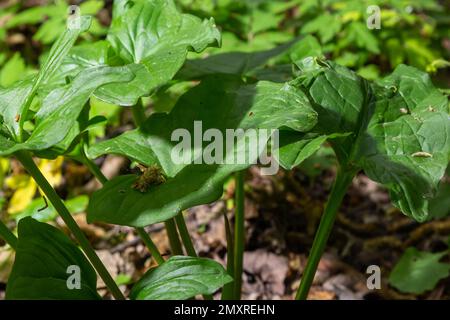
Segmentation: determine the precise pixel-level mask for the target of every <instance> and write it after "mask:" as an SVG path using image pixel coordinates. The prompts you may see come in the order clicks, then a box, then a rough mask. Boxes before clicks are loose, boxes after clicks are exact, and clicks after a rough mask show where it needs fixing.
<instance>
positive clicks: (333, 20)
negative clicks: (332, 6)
mask: <svg viewBox="0 0 450 320" xmlns="http://www.w3.org/2000/svg"><path fill="white" fill-rule="evenodd" d="M341 27H342V24H341V22H340V20H339V17H337V16H332V15H331V14H329V13H324V14H321V15H319V16H318V17H317V18H315V19H314V20H311V21H309V22H307V23H306V24H305V25H304V26H303V27H302V29H301V33H302V34H310V33H317V34H318V35H319V36H320V41H321V42H322V43H323V44H325V43H327V42H328V41H330V40H331V39H333V38H334V36H335V35H336V34H337V33H338V32H339V31H340V30H341Z"/></svg>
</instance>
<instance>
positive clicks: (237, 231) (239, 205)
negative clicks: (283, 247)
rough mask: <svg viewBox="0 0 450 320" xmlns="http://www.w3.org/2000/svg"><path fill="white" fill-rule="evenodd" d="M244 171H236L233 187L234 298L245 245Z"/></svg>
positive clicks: (238, 291)
mask: <svg viewBox="0 0 450 320" xmlns="http://www.w3.org/2000/svg"><path fill="white" fill-rule="evenodd" d="M244 173H245V171H240V172H237V173H236V178H235V181H236V187H235V202H236V203H235V206H236V212H235V214H234V220H235V221H234V296H233V298H234V299H235V300H239V299H240V298H241V289H242V272H243V265H244V246H245V229H244V227H245V226H244V224H245V214H244V200H245V195H244Z"/></svg>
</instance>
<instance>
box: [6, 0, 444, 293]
mask: <svg viewBox="0 0 450 320" xmlns="http://www.w3.org/2000/svg"><path fill="white" fill-rule="evenodd" d="M83 21H84V22H83V30H84V29H86V28H87V25H88V18H83ZM79 32H81V30H67V31H66V32H65V33H64V34H63V36H61V38H60V39H59V40H58V41H57V42H56V43H55V45H54V47H53V49H52V51H51V53H50V56H49V58H48V60H47V62H46V63H45V64H44V65H43V66H42V68H41V71H40V73H39V75H37V76H36V77H35V78H32V79H27V80H25V81H23V82H20V83H18V84H16V85H14V86H13V87H11V88H6V89H2V90H1V92H0V95H1V98H2V99H1V100H0V103H1V104H0V114H1V115H2V121H1V126H2V127H1V128H2V129H1V135H0V142H1V144H0V155H8V156H9V155H13V156H15V157H17V159H18V160H19V161H20V162H21V163H22V164H23V165H24V167H25V168H26V169H27V170H28V171H29V173H30V174H31V175H32V176H33V177H34V179H35V180H36V182H37V183H38V184H39V186H40V187H41V189H42V190H43V191H44V193H45V195H46V197H47V198H48V200H49V201H50V203H51V204H52V205H53V206H54V207H55V209H56V210H57V211H58V213H59V214H60V215H61V217H62V218H63V219H64V221H65V222H66V224H67V225H68V227H69V229H70V230H71V232H72V233H73V235H74V236H75V238H76V240H77V241H78V243H79V245H80V246H81V248H82V249H83V251H84V253H85V254H86V256H87V258H88V260H89V261H88V260H87V259H86V258H85V256H84V255H83V254H81V252H80V251H79V250H78V249H77V247H76V246H75V244H73V243H72V242H71V241H70V240H69V239H68V238H67V236H65V235H64V234H62V233H61V232H60V231H58V230H57V229H55V228H53V227H51V226H49V225H46V224H42V223H39V222H37V221H35V220H33V219H32V218H25V219H22V220H21V221H20V222H19V226H18V239H17V238H16V237H15V236H14V235H13V234H12V233H11V232H10V231H9V230H8V229H7V228H6V227H5V226H4V225H3V224H0V235H1V236H2V237H3V238H4V239H5V240H6V241H7V242H8V243H9V244H10V245H11V247H13V248H15V249H16V251H17V253H16V261H15V264H14V267H13V271H12V273H11V276H10V279H9V281H8V287H7V298H10V299H25V298H58V299H62V298H71V299H73V298H78V299H92V298H99V295H98V293H97V292H96V275H95V271H97V273H98V274H99V275H100V276H101V277H102V279H103V280H104V282H105V284H106V285H107V286H108V288H109V289H110V291H111V293H112V294H113V295H114V297H115V298H116V299H121V298H123V294H122V293H121V292H120V290H119V289H118V288H117V285H116V284H115V283H114V281H113V279H112V278H111V276H110V275H109V274H108V273H107V271H106V269H105V268H104V266H103V264H102V263H101V261H100V260H99V259H98V257H97V256H96V254H95V252H94V251H93V249H92V248H91V246H90V244H89V243H88V241H87V239H86V237H85V236H84V235H83V233H82V231H81V230H80V229H79V227H78V226H77V225H76V223H75V221H74V220H73V218H72V217H71V216H70V214H69V212H68V210H67V208H66V207H65V205H64V203H63V202H62V200H61V199H60V198H59V197H58V195H57V194H56V192H55V191H54V190H53V188H51V186H50V185H49V184H48V182H47V181H46V179H45V177H44V176H43V175H42V173H41V172H40V171H39V170H38V169H37V167H36V165H35V164H34V162H33V159H32V157H31V156H32V155H35V156H37V157H52V156H53V157H54V156H56V155H61V154H63V155H65V156H68V157H69V156H70V157H73V158H75V159H77V160H79V161H81V162H83V163H85V164H86V165H87V166H88V167H89V169H90V170H91V171H92V172H93V174H94V175H95V176H96V177H97V178H98V179H99V180H100V181H101V182H102V183H103V187H102V188H101V189H100V190H98V191H96V192H95V193H94V194H93V195H92V197H91V199H90V203H89V206H88V210H87V217H88V221H89V222H97V221H101V222H106V223H111V224H117V225H124V226H130V227H135V228H137V231H138V233H139V235H140V236H141V237H142V240H143V241H144V243H145V244H146V245H147V247H148V249H149V250H150V252H151V254H152V256H153V257H154V258H155V260H156V262H157V264H158V265H159V266H158V267H156V268H153V269H151V270H149V271H148V272H147V273H146V274H145V275H144V276H143V278H142V279H140V280H139V281H138V282H137V283H136V284H135V286H134V287H133V289H132V291H131V295H130V298H132V299H188V298H191V297H193V296H196V295H200V294H201V295H204V297H205V298H210V295H211V294H213V293H214V292H215V291H217V290H218V289H219V288H221V287H223V286H224V289H223V294H222V298H223V299H230V298H237V299H238V298H240V291H241V280H240V279H241V275H242V257H243V249H244V240H245V234H244V228H243V222H244V210H243V209H244V206H243V200H244V188H243V182H244V181H243V175H244V170H245V169H246V168H248V167H249V166H250V165H251V164H252V163H254V161H255V159H254V158H255V157H257V156H258V155H257V154H256V155H253V158H252V157H248V158H247V159H246V161H245V162H243V163H236V162H233V161H230V162H228V161H225V162H217V163H205V162H201V161H200V163H197V162H196V161H195V160H197V159H199V155H198V153H197V152H198V149H199V148H200V149H201V150H205V149H207V148H208V147H211V142H212V138H213V137H211V139H209V141H208V139H203V140H202V141H201V142H200V145H195V144H190V145H189V147H188V149H190V151H191V154H192V155H194V157H193V158H192V159H191V160H192V162H187V163H179V162H174V161H173V158H172V153H173V150H174V148H176V147H177V145H178V143H179V140H178V141H177V140H174V139H173V137H172V135H173V132H174V131H176V130H178V129H184V130H185V132H187V133H189V136H191V137H192V136H195V133H196V132H195V130H196V125H195V124H196V123H199V122H200V123H201V124H202V128H203V131H204V132H206V131H207V130H209V129H211V130H216V131H214V132H216V133H217V132H219V133H220V135H218V136H222V137H223V136H225V135H226V131H227V130H229V129H235V130H251V129H254V130H263V129H266V130H279V134H280V141H279V142H280V145H279V148H278V150H272V151H277V152H273V155H276V154H277V153H278V154H279V156H278V157H277V158H278V159H277V160H278V161H279V163H280V164H281V165H282V166H283V167H284V168H286V169H292V168H294V167H295V166H297V165H299V164H300V163H301V162H302V161H303V160H305V159H307V158H308V157H309V156H311V155H312V154H314V152H315V151H317V150H318V149H319V148H320V146H321V145H322V144H323V143H324V142H325V141H329V142H330V143H331V145H332V146H333V149H334V151H335V154H336V157H337V159H338V162H339V168H338V172H337V176H336V180H335V183H334V186H333V188H332V190H331V193H330V196H329V200H328V202H327V205H326V208H325V211H324V214H323V218H322V221H321V223H320V226H319V229H318V231H317V235H316V238H315V240H314V244H313V247H312V249H311V253H310V259H309V261H308V265H307V267H306V270H305V272H304V274H303V277H302V282H301V285H300V288H299V291H298V293H297V298H299V299H304V298H306V297H307V293H308V291H309V288H310V286H311V283H312V280H313V277H314V274H315V271H316V268H317V265H318V262H319V259H320V256H321V254H322V252H323V250H324V248H325V245H326V241H327V239H328V236H329V234H330V232H331V229H332V226H333V222H334V219H335V217H336V214H337V211H338V209H339V206H340V204H341V202H342V200H343V197H344V195H345V193H346V190H347V188H348V187H349V185H350V184H351V181H352V179H353V177H354V176H355V175H356V174H357V173H358V172H359V171H361V170H363V171H364V172H365V173H366V174H367V175H368V176H369V177H370V178H371V179H373V180H374V181H377V182H379V183H381V184H382V185H384V186H385V187H386V188H387V189H388V190H389V192H390V194H391V198H392V201H393V203H394V204H395V205H396V206H397V207H399V208H400V209H401V210H402V211H403V212H404V213H405V214H407V215H409V216H411V217H412V218H414V219H416V220H417V221H425V220H426V219H428V218H429V217H430V216H429V213H428V210H427V209H428V208H427V207H428V199H430V198H431V197H432V196H433V194H434V191H435V189H436V187H437V185H438V183H439V180H440V178H441V177H442V176H443V174H444V172H445V168H446V166H447V164H448V161H449V153H450V141H449V138H448V137H449V136H450V121H449V113H448V111H449V110H448V102H447V98H446V97H445V96H443V95H442V94H440V93H439V91H438V90H437V89H435V88H434V86H433V85H432V83H431V81H430V79H429V78H428V76H427V75H426V74H424V73H422V72H420V71H418V70H416V69H414V68H411V67H407V66H404V65H401V66H399V67H398V68H397V69H396V70H395V72H394V73H393V74H392V75H390V76H388V77H386V78H385V79H383V80H380V81H378V82H374V83H370V82H368V81H366V80H364V79H362V78H361V77H359V76H358V75H356V74H355V73H353V72H352V71H350V70H348V69H346V68H344V67H341V66H339V65H336V64H334V63H332V62H329V61H324V60H321V59H318V58H311V57H309V58H305V59H301V60H295V72H294V77H293V79H292V80H290V81H287V82H283V81H281V82H280V81H279V82H274V81H271V80H268V78H267V77H266V76H267V73H258V72H254V69H256V68H257V67H258V66H260V65H263V64H264V62H265V61H267V60H268V59H269V58H270V57H273V56H276V55H277V54H281V53H282V52H284V51H285V50H286V49H287V47H288V46H287V47H283V48H281V49H274V50H272V51H269V52H260V53H256V54H252V55H248V54H239V53H237V54H227V55H218V56H212V57H211V58H209V59H205V60H200V61H195V63H188V64H187V65H188V66H189V69H188V70H186V69H184V70H182V71H181V72H180V73H179V74H178V76H177V77H178V78H179V79H196V80H200V83H199V84H198V85H197V86H195V87H193V88H192V89H190V90H188V91H187V92H186V93H185V94H184V95H183V96H182V97H181V98H180V99H179V100H178V101H177V103H176V105H175V107H174V108H173V109H172V110H171V112H169V113H167V114H165V113H154V114H152V115H151V116H150V117H148V118H147V117H146V116H145V113H144V109H143V107H142V104H141V102H140V101H141V98H142V97H143V96H148V95H150V94H152V93H154V92H155V91H156V90H157V89H158V88H159V87H160V86H162V85H166V84H167V82H169V81H170V80H171V79H172V78H173V77H174V76H175V74H176V73H177V72H178V71H179V69H180V68H181V67H182V66H183V64H184V62H185V59H186V54H187V52H188V50H192V49H193V50H194V51H201V50H203V49H204V48H206V47H207V46H209V45H214V44H217V42H218V41H220V35H219V32H218V31H217V28H216V26H215V25H214V22H213V21H212V20H205V21H202V20H200V19H198V18H195V17H194V16H191V15H185V14H180V13H179V12H178V11H177V10H176V8H175V6H174V4H173V2H172V1H169V0H154V1H140V0H135V1H116V2H115V3H114V12H113V22H112V25H111V28H110V30H109V32H108V36H107V39H106V40H105V41H100V42H97V43H95V44H93V45H91V46H79V47H73V48H72V45H73V43H74V42H75V39H76V37H77V36H78V34H79ZM211 61H215V62H216V63H217V66H216V67H214V65H213V64H212V63H211ZM187 71H189V72H187ZM276 78H278V79H279V77H276ZM270 79H273V75H271V77H270ZM92 96H95V97H97V98H99V99H101V100H104V101H107V102H110V103H115V104H119V105H122V106H131V107H132V108H133V113H134V116H135V122H136V125H137V128H136V129H133V130H130V131H127V132H125V133H123V134H121V135H119V136H117V137H115V138H112V139H108V140H105V141H102V142H100V143H96V144H94V145H92V146H89V145H88V142H87V141H86V139H85V133H86V132H87V131H88V130H89V128H90V126H91V125H92V124H95V123H96V122H97V121H98V120H99V119H89V118H88V117H87V116H86V115H87V114H88V113H87V112H86V110H87V109H88V107H89V105H88V104H87V102H88V100H89V98H90V97H92ZM210 132H212V131H210ZM246 139H247V137H246V136H245V135H243V136H238V137H237V139H236V141H235V143H234V144H233V145H232V146H231V147H228V146H227V147H226V148H224V147H223V146H216V147H215V148H213V149H214V152H215V153H216V154H217V153H221V154H222V155H223V157H224V158H225V159H229V158H231V159H236V157H237V156H238V155H239V154H240V153H242V152H243V151H245V150H246V149H245V147H246V144H247V143H246ZM259 142H261V143H262V144H263V145H266V144H270V139H269V137H266V139H263V140H262V141H259ZM275 148H276V147H275ZM105 154H118V155H122V156H125V157H127V158H129V159H130V160H133V161H135V162H138V163H140V164H141V166H143V168H142V170H143V173H142V174H141V175H134V174H129V175H121V176H118V177H115V178H113V179H111V180H110V181H108V180H107V179H106V178H105V177H104V176H103V175H102V173H101V171H100V170H99V169H98V168H97V167H96V165H95V164H94V163H93V161H92V159H95V158H97V157H100V156H103V155H105ZM232 174H236V182H237V184H236V200H237V201H236V205H237V207H236V214H235V230H234V239H232V235H231V233H232V232H231V228H230V226H229V224H228V222H227V221H226V222H227V223H226V224H225V225H226V229H227V243H228V255H227V258H228V263H227V270H225V269H224V268H223V267H222V266H221V265H220V264H218V263H217V262H214V261H212V260H208V259H204V258H198V257H197V253H196V252H195V248H194V246H193V244H192V241H191V239H190V235H189V232H188V230H187V228H186V224H185V222H184V217H183V215H182V212H183V210H186V209H189V208H191V207H193V206H196V205H200V204H205V203H209V202H212V201H215V200H217V199H218V198H220V197H221V195H222V192H223V183H224V181H225V180H226V179H227V178H228V177H229V176H230V175H232ZM159 222H165V224H166V228H167V232H168V237H169V240H170V244H171V248H172V254H174V256H172V257H171V258H169V259H168V260H166V261H165V260H164V258H163V257H162V256H161V254H160V253H159V252H158V249H157V248H156V246H155V245H154V243H153V242H152V240H151V239H150V237H149V236H148V234H147V233H146V232H145V230H144V229H143V228H144V227H146V226H149V225H152V224H154V223H159ZM180 238H181V241H180ZM182 246H184V249H185V250H186V252H187V254H188V256H187V257H186V256H182V254H183V248H182ZM89 262H90V263H89ZM30 265H34V266H36V268H30V267H29V266H30ZM91 265H92V266H93V267H94V269H95V271H94V269H93V268H92V266H91ZM70 266H77V267H78V268H79V270H80V271H81V283H80V286H79V288H80V289H79V290H70V289H69V288H68V286H67V284H68V274H67V268H68V267H70ZM30 283H33V285H30Z"/></svg>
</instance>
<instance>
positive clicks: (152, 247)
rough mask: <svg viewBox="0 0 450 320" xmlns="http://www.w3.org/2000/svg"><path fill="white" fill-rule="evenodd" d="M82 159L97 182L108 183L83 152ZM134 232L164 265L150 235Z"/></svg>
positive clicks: (140, 231) (142, 229)
mask: <svg viewBox="0 0 450 320" xmlns="http://www.w3.org/2000/svg"><path fill="white" fill-rule="evenodd" d="M83 159H84V164H85V165H86V166H87V167H88V169H89V170H90V171H91V172H92V174H93V175H94V176H95V178H97V180H98V181H99V182H100V183H101V184H103V185H104V184H105V183H106V182H108V178H106V176H105V175H104V174H103V172H102V171H101V170H100V168H99V167H98V166H97V165H96V164H95V163H94V162H93V161H92V160H91V159H89V158H88V157H87V156H86V153H85V152H84V151H83ZM136 232H137V233H138V235H139V237H140V238H141V240H142V241H143V242H144V244H145V246H146V247H147V249H148V251H150V253H151V255H152V256H153V257H154V258H155V260H156V263H158V264H161V263H164V259H163V257H162V256H161V253H160V252H159V251H158V248H157V247H156V245H155V243H154V242H153V241H152V239H151V238H150V235H149V234H148V233H147V232H146V231H145V229H144V228H136Z"/></svg>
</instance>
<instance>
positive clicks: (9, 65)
mask: <svg viewBox="0 0 450 320" xmlns="http://www.w3.org/2000/svg"><path fill="white" fill-rule="evenodd" d="M25 71H26V67H25V61H24V60H23V58H22V57H21V56H20V53H15V54H14V55H13V56H12V57H11V59H9V60H8V62H6V64H5V65H4V66H3V68H2V70H1V72H0V86H2V87H8V86H10V85H12V84H13V83H14V82H16V81H17V80H20V79H23V78H24V75H25Z"/></svg>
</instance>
